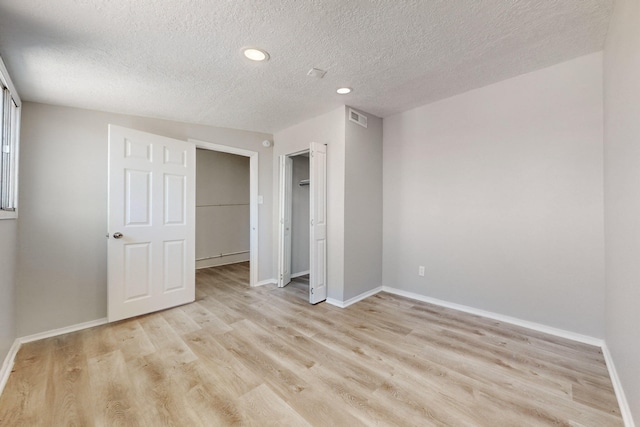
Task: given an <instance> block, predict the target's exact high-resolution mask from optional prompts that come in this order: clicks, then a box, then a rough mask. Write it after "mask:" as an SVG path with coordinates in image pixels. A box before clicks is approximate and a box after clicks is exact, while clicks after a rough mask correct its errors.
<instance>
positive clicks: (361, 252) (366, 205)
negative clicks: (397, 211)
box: [344, 108, 382, 300]
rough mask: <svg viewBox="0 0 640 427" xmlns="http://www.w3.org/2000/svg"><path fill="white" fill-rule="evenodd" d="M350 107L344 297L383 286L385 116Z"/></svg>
mask: <svg viewBox="0 0 640 427" xmlns="http://www.w3.org/2000/svg"><path fill="white" fill-rule="evenodd" d="M360 112H361V113H362V114H364V115H365V116H367V119H368V120H367V127H366V128H364V127H362V126H360V125H358V124H356V123H354V122H352V121H349V119H348V117H349V108H347V109H346V112H345V113H346V115H345V120H346V124H345V126H346V142H345V147H346V153H345V164H346V167H345V227H344V233H345V238H344V241H345V248H344V257H345V261H344V264H345V278H344V281H345V287H344V289H345V290H344V300H348V299H350V298H353V297H356V296H358V295H361V294H363V293H365V292H367V291H371V290H373V289H375V288H377V287H380V286H382V119H380V118H378V117H376V116H374V115H372V114H369V113H367V112H364V111H360Z"/></svg>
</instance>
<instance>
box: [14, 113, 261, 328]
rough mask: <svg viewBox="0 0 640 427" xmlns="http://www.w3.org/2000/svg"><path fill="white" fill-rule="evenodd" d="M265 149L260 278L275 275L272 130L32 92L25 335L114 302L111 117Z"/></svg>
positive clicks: (24, 232)
mask: <svg viewBox="0 0 640 427" xmlns="http://www.w3.org/2000/svg"><path fill="white" fill-rule="evenodd" d="M109 123H113V124H117V125H120V126H126V127H130V128H133V129H138V130H141V131H145V132H151V133H155V134H158V135H163V136H168V137H171V138H176V139H181V140H186V139H188V138H194V139H199V140H203V141H207V142H212V143H216V144H223V145H230V146H235V147H239V148H243V149H247V150H253V151H257V152H259V173H260V176H259V190H258V193H259V194H261V195H263V196H264V204H263V205H260V209H259V235H258V239H259V248H258V252H259V258H260V259H259V261H260V265H259V269H258V279H259V280H265V279H270V278H272V277H273V270H272V266H273V260H272V251H271V249H272V247H271V242H272V241H273V238H272V234H271V230H272V218H271V213H272V194H273V191H272V187H271V184H272V173H273V171H272V157H271V153H272V150H271V149H270V148H269V149H267V148H264V147H262V145H261V142H262V141H263V140H264V139H267V138H270V135H267V134H260V133H254V132H245V131H238V130H232V129H223V128H215V127H210V126H201V125H193V124H186V123H178V122H171V121H165V120H156V119H148V118H141V117H132V116H125V115H118V114H111V113H103V112H97V111H89V110H81V109H75V108H67V107H57V106H51V105H44V104H36V103H30V102H25V103H24V105H23V111H22V135H21V152H20V154H21V155H20V218H19V222H18V248H19V250H18V268H17V281H18V287H17V291H16V298H17V310H16V311H17V329H18V335H19V336H24V335H29V334H33V333H37V332H42V331H47V330H51V329H56V328H60V327H64V326H68V325H73V324H77V323H81V322H86V321H90V320H95V319H99V318H103V317H105V315H106V309H107V251H106V238H105V234H106V232H107V125H108V124H109Z"/></svg>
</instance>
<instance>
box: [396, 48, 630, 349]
mask: <svg viewBox="0 0 640 427" xmlns="http://www.w3.org/2000/svg"><path fill="white" fill-rule="evenodd" d="M602 117H603V111H602V55H601V54H600V53H596V54H592V55H588V56H584V57H581V58H578V59H575V60H572V61H569V62H566V63H562V64H559V65H556V66H553V67H550V68H546V69H543V70H540V71H536V72H533V73H529V74H525V75H522V76H519V77H516V78H513V79H509V80H505V81H503V82H500V83H497V84H494V85H491V86H487V87H484V88H481V89H478V90H474V91H471V92H467V93H465V94H462V95H459V96H456V97H452V98H449V99H446V100H443V101H440V102H436V103H433V104H429V105H425V106H423V107H419V108H416V109H413V110H410V111H407V112H404V113H401V114H398V115H395V116H392V117H389V118H386V119H385V121H384V256H383V258H384V266H383V274H384V276H383V277H384V284H385V285H387V286H391V287H395V288H399V289H402V290H405V291H408V292H414V293H417V294H421V295H426V296H429V297H433V298H438V299H441V300H445V301H449V302H453V303H458V304H463V305H467V306H471V307H475V308H479V309H483V310H488V311H492V312H495V313H500V314H503V315H507V316H513V317H516V318H519V319H524V320H528V321H533V322H538V323H541V324H544V325H548V326H552V327H556V328H560V329H565V330H568V331H573V332H577V333H582V334H586V335H589V336H593V337H598V338H603V337H604V299H605V288H604V261H603V260H604V243H603V242H604V237H603V233H604V231H603V163H602V162H603V157H602V156H603V155H602V132H603V125H602ZM639 182H640V181H639ZM419 265H424V266H425V267H426V275H425V276H424V277H419V276H418V266H419ZM636 265H637V263H636Z"/></svg>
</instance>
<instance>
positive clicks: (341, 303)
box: [326, 286, 382, 308]
mask: <svg viewBox="0 0 640 427" xmlns="http://www.w3.org/2000/svg"><path fill="white" fill-rule="evenodd" d="M380 291H382V286H379V287H377V288H375V289H372V290H370V291H367V292H363V293H361V294H360V295H356V296H355V297H353V298H349V299H348V300H346V301H340V300H337V299H334V298H327V300H326V302H327V304H331V305H335V306H336V307H340V308H347V307H349V306H350V305H351V304H355V303H357V302H358V301H362V300H363V299H365V298H369V297H370V296H372V295H375V294H377V293H378V292H380Z"/></svg>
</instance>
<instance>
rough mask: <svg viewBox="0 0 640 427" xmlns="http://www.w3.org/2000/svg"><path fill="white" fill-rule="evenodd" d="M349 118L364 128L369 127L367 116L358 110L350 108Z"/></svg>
mask: <svg viewBox="0 0 640 427" xmlns="http://www.w3.org/2000/svg"><path fill="white" fill-rule="evenodd" d="M349 120H351V121H352V122H355V123H357V124H359V125H360V126H362V127H363V128H366V127H367V116H365V115H364V114H360V113H358V112H357V111H356V110H354V109H352V108H349Z"/></svg>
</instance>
